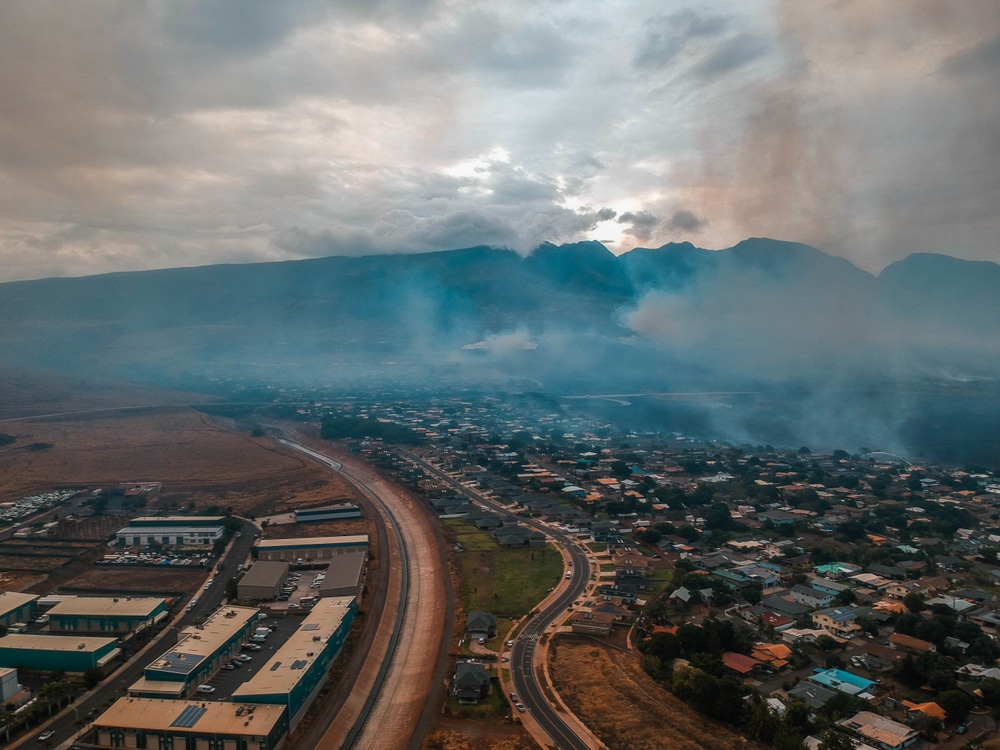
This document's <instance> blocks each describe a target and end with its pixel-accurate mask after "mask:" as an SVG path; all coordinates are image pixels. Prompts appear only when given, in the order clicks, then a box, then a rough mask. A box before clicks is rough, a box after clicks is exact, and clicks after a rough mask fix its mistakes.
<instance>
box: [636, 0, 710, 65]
mask: <svg viewBox="0 0 1000 750" xmlns="http://www.w3.org/2000/svg"><path fill="white" fill-rule="evenodd" d="M642 26H643V32H644V34H643V38H642V41H641V42H640V44H639V49H638V50H637V51H636V54H635V57H634V60H633V61H634V63H635V65H636V67H639V68H662V67H664V66H666V65H669V64H670V63H672V62H673V61H674V60H675V59H676V58H677V57H678V56H679V55H680V54H681V53H682V52H684V51H685V50H686V49H688V48H689V47H690V46H691V45H692V44H693V43H695V42H697V41H699V40H703V39H712V38H714V37H718V36H720V35H722V34H723V33H725V32H726V31H727V30H728V29H729V26H730V20H729V19H728V18H727V17H725V16H722V15H719V14H715V13H704V12H699V11H697V10H694V9H693V8H683V9H681V10H678V11H675V12H673V13H669V14H660V15H656V16H653V17H652V18H649V19H647V20H646V21H645V22H644V23H643V25H642Z"/></svg>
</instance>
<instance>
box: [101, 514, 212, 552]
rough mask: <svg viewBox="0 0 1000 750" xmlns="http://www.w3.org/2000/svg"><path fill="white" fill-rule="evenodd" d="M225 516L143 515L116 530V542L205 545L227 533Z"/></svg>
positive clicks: (130, 545) (144, 544) (144, 545)
mask: <svg viewBox="0 0 1000 750" xmlns="http://www.w3.org/2000/svg"><path fill="white" fill-rule="evenodd" d="M224 520H225V517H224V516H163V517H158V516H143V517H141V518H133V519H132V520H131V521H130V522H129V524H128V526H126V527H125V528H123V529H119V530H118V531H117V532H115V540H116V544H119V545H123V546H126V547H146V546H149V545H151V544H159V545H163V546H165V547H173V546H185V547H205V546H211V545H213V544H215V543H216V542H217V541H219V540H220V539H222V537H223V535H224V534H225V527H224V526H223V521H224Z"/></svg>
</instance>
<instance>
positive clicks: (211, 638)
mask: <svg viewBox="0 0 1000 750" xmlns="http://www.w3.org/2000/svg"><path fill="white" fill-rule="evenodd" d="M258 614H259V612H258V611H257V608H256V607H221V608H219V609H217V610H215V612H213V613H212V614H211V615H210V616H209V617H208V619H207V620H205V622H204V623H202V624H201V625H195V626H192V627H189V628H185V629H184V630H182V631H181V633H180V637H179V638H178V639H177V645H176V646H174V647H173V648H171V649H170V650H169V651H167V652H166V653H165V654H163V655H162V656H161V657H160V658H159V659H157V660H156V661H154V662H153V663H152V664H150V665H149V666H148V667H146V669H145V670H143V677H142V679H140V680H139V681H137V682H136V683H135V684H133V685H132V687H131V688H129V695H132V696H134V697H145V698H180V697H183V696H185V695H189V694H190V693H192V692H193V691H194V689H195V687H197V686H198V685H199V684H202V683H205V682H208V681H209V680H210V679H211V678H212V676H213V675H214V674H215V673H216V672H218V671H219V670H220V669H221V668H222V665H223V664H225V663H226V662H227V661H228V660H229V659H230V658H231V657H232V656H233V655H234V654H236V653H238V652H239V650H240V645H241V644H242V643H243V642H244V641H246V640H247V639H249V638H250V636H251V635H253V631H254V628H255V627H256V626H257V615H258Z"/></svg>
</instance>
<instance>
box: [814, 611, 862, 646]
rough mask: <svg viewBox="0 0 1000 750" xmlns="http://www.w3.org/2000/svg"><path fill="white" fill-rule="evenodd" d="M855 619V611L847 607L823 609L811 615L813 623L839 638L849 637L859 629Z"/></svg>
mask: <svg viewBox="0 0 1000 750" xmlns="http://www.w3.org/2000/svg"><path fill="white" fill-rule="evenodd" d="M857 619H858V613H857V611H856V610H854V609H851V608H849V607H834V608H832V609H823V610H820V611H819V612H815V613H814V614H813V616H812V621H813V625H815V626H816V627H817V628H822V629H823V630H825V631H826V632H827V633H829V634H830V635H836V636H840V637H841V638H851V637H852V636H853V635H854V634H855V633H857V632H859V631H860V630H861V626H860V625H858V623H857Z"/></svg>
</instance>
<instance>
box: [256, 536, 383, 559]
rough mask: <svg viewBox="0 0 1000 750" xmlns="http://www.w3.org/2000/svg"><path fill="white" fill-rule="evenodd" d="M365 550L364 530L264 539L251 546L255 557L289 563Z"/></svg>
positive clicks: (365, 537) (330, 557) (332, 557)
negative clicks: (353, 532)
mask: <svg viewBox="0 0 1000 750" xmlns="http://www.w3.org/2000/svg"><path fill="white" fill-rule="evenodd" d="M367 550H368V535H367V534H355V535H353V536H315V537H300V538H296V539H263V540H261V541H259V542H257V546H256V547H254V551H255V552H256V553H257V559H258V560H268V561H279V562H287V563H290V564H292V565H305V564H315V563H317V562H329V561H330V560H333V559H335V558H336V557H337V556H338V555H346V554H354V553H357V552H367Z"/></svg>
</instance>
